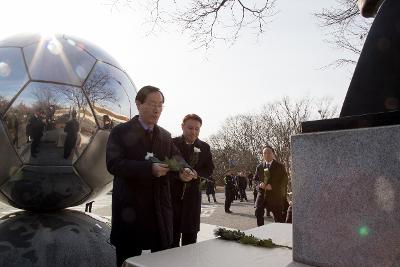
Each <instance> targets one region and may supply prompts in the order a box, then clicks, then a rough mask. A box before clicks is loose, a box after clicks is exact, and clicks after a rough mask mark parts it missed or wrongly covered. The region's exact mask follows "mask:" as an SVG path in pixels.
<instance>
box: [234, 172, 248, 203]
mask: <svg viewBox="0 0 400 267" xmlns="http://www.w3.org/2000/svg"><path fill="white" fill-rule="evenodd" d="M236 179H237V184H238V187H239V196H240V202H243V199H245V200H246V201H247V195H246V187H247V177H246V176H245V172H244V171H240V172H239V173H238V175H237V176H236Z"/></svg>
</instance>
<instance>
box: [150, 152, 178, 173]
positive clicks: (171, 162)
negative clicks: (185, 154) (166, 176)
mask: <svg viewBox="0 0 400 267" xmlns="http://www.w3.org/2000/svg"><path fill="white" fill-rule="evenodd" d="M144 159H145V160H150V161H151V162H152V163H162V164H167V165H168V168H169V169H170V171H173V172H180V171H181V170H183V169H184V168H185V167H186V166H185V164H184V163H183V162H182V161H183V160H182V159H179V158H178V157H176V156H173V157H172V158H168V157H166V158H165V160H164V161H162V160H159V159H158V158H156V157H155V156H154V154H153V153H150V152H147V155H146V157H145V158H144Z"/></svg>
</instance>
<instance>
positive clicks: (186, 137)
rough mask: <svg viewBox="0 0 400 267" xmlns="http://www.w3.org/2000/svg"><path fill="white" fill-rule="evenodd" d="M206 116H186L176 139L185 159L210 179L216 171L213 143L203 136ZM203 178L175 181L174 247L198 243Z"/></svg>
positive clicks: (173, 188)
mask: <svg viewBox="0 0 400 267" xmlns="http://www.w3.org/2000/svg"><path fill="white" fill-rule="evenodd" d="M202 124H203V121H202V119H201V118H200V117H199V116H198V115H196V114H188V115H186V116H185V117H184V118H183V121H182V124H181V127H182V135H181V136H179V137H176V138H174V139H173V142H174V144H175V146H176V147H177V148H178V149H179V151H180V152H181V154H182V156H183V158H184V159H185V161H186V162H187V163H189V165H190V167H191V168H192V169H194V170H195V171H196V172H197V174H198V175H199V176H200V177H204V178H206V179H208V178H209V177H211V175H212V173H213V170H214V163H213V160H212V155H211V150H210V146H209V145H208V144H207V143H206V142H204V141H202V140H200V139H199V134H200V129H201V126H202ZM200 182H201V181H200V179H194V180H192V181H190V182H189V183H185V182H183V181H180V180H177V179H176V180H173V181H172V182H171V195H172V208H173V211H174V213H173V214H174V225H173V229H174V240H173V244H172V246H173V247H179V244H180V241H181V240H182V246H185V245H188V244H193V243H196V241H197V233H198V232H199V231H200V212H201V190H200Z"/></svg>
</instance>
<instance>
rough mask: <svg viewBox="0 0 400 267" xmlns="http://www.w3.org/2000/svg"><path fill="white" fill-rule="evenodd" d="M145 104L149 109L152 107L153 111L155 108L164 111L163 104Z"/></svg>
mask: <svg viewBox="0 0 400 267" xmlns="http://www.w3.org/2000/svg"><path fill="white" fill-rule="evenodd" d="M143 104H146V106H148V107H150V108H152V109H155V108H158V109H163V108H164V105H163V104H156V103H148V102H145V103H143Z"/></svg>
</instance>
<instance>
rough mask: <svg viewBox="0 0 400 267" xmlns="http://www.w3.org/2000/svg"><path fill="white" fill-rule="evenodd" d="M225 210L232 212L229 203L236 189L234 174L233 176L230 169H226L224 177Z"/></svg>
mask: <svg viewBox="0 0 400 267" xmlns="http://www.w3.org/2000/svg"><path fill="white" fill-rule="evenodd" d="M224 183H225V212H226V213H232V211H231V204H232V202H233V200H234V198H235V194H236V189H235V176H233V172H232V170H228V171H227V173H226V175H225V177H224Z"/></svg>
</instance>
